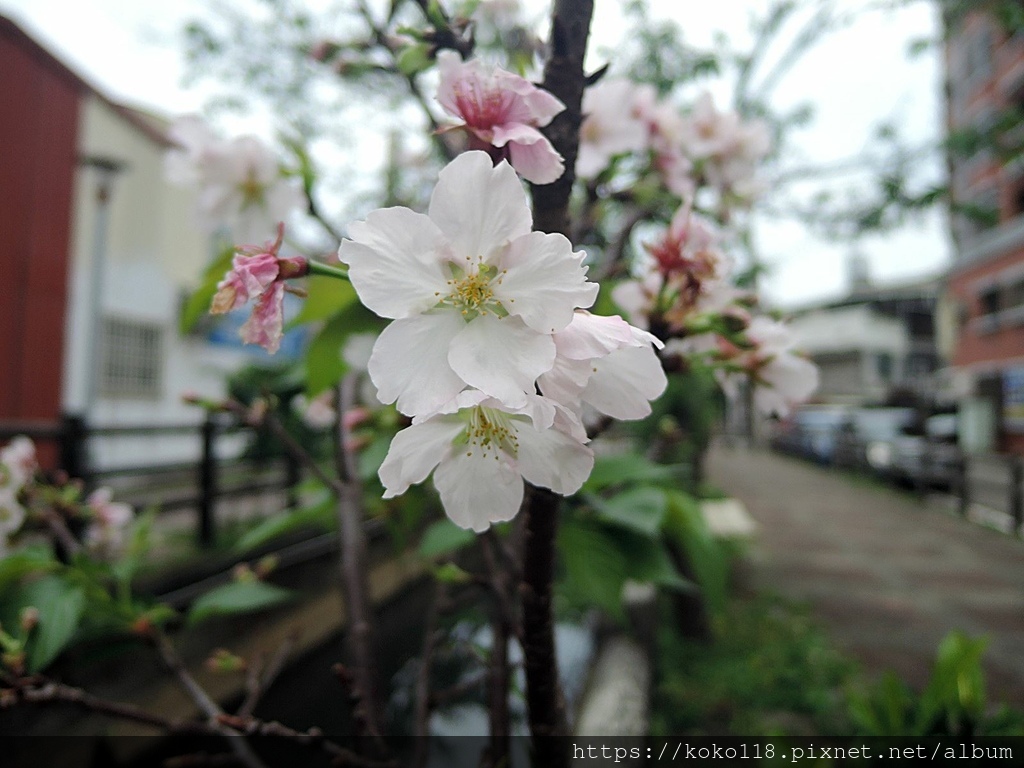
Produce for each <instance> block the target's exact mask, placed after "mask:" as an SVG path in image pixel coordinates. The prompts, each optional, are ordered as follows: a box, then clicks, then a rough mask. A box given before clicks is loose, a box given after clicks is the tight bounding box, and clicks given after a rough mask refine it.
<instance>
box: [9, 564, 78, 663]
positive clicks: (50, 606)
mask: <svg viewBox="0 0 1024 768" xmlns="http://www.w3.org/2000/svg"><path fill="white" fill-rule="evenodd" d="M25 608H35V609H36V610H38V611H39V622H38V624H37V625H36V626H35V627H34V628H33V629H32V630H31V631H30V632H28V633H27V642H25V645H24V647H25V650H26V666H27V668H28V671H29V672H39V671H40V670H42V669H43V668H45V667H46V666H47V665H48V664H50V662H52V661H53V660H54V659H55V658H57V656H58V654H60V652H61V651H63V650H64V649H65V648H66V647H67V646H68V644H69V643H70V642H71V640H72V639H73V638H74V637H75V634H76V633H77V631H78V627H79V624H80V623H81V620H82V615H83V613H84V611H85V608H86V594H85V590H84V589H83V588H82V587H80V586H76V585H74V584H72V583H71V582H69V581H68V580H67V579H66V578H64V577H63V576H61V575H59V574H56V573H51V574H47V575H44V576H42V577H41V578H37V579H31V580H28V581H26V582H24V583H22V584H19V585H17V586H16V587H14V588H13V589H11V590H10V591H6V592H5V593H4V595H3V608H2V610H0V623H2V625H3V626H4V628H5V629H8V630H10V629H11V628H13V627H17V626H18V625H19V616H20V615H21V612H22V611H23V610H24V609H25Z"/></svg>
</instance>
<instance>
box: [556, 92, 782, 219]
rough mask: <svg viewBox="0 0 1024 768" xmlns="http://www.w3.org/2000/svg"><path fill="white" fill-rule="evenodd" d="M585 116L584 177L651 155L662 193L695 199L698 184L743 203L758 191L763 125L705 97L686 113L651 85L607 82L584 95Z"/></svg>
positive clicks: (580, 170)
mask: <svg viewBox="0 0 1024 768" xmlns="http://www.w3.org/2000/svg"><path fill="white" fill-rule="evenodd" d="M583 114H584V120H583V124H582V125H581V127H580V152H579V157H578V159H577V162H576V173H577V174H578V175H579V176H580V177H581V178H584V179H592V178H595V177H597V176H598V175H599V174H600V173H601V172H602V171H604V170H605V169H606V168H608V166H609V165H610V163H611V162H612V160H613V159H614V158H615V157H616V156H618V155H622V154H625V153H637V152H647V151H649V152H650V153H651V155H652V161H653V166H654V168H655V169H656V170H657V171H658V172H659V173H660V175H661V178H662V182H663V183H664V185H665V187H666V188H667V189H668V190H669V191H670V192H672V193H673V194H675V195H677V196H678V197H680V198H683V199H690V198H692V197H693V195H694V193H695V192H696V190H697V189H698V187H699V186H700V185H709V186H710V187H712V188H713V189H715V190H716V191H717V192H718V194H719V196H720V197H722V198H728V199H729V200H733V201H741V202H749V201H750V200H753V199H754V198H755V197H756V196H757V195H758V194H759V193H760V192H761V191H762V189H761V186H760V184H759V183H758V181H757V177H756V171H757V166H758V164H759V163H760V162H761V161H762V160H764V158H765V157H767V155H768V153H769V151H770V150H771V136H770V134H769V131H768V126H767V125H766V124H765V123H764V122H762V121H760V120H753V121H748V122H744V121H743V120H741V119H740V117H739V115H737V114H736V113H735V112H719V111H718V110H717V109H716V107H715V104H714V101H713V99H712V98H711V95H710V94H708V93H704V94H702V95H701V96H700V97H699V98H698V99H697V102H696V103H695V105H694V107H693V109H692V110H691V111H690V112H689V113H686V114H683V113H681V112H679V110H678V109H677V108H676V107H675V106H674V105H673V104H671V103H669V102H667V101H663V100H659V99H658V97H657V93H656V91H655V90H654V88H653V87H652V86H650V85H638V84H636V83H632V82H630V81H628V80H624V79H621V78H608V79H605V80H601V81H600V82H598V83H597V84H596V85H593V86H591V87H590V88H588V89H587V90H586V91H585V92H584V95H583Z"/></svg>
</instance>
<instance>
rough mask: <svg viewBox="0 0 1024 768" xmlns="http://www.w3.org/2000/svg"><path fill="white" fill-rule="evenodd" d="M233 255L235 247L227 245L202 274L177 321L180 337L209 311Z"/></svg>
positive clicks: (229, 266) (229, 267)
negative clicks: (197, 285)
mask: <svg viewBox="0 0 1024 768" xmlns="http://www.w3.org/2000/svg"><path fill="white" fill-rule="evenodd" d="M234 255H235V247H234V246H233V245H228V246H227V247H225V248H224V249H223V250H222V251H221V252H220V253H219V254H218V255H217V258H215V259H214V260H213V261H212V262H210V265H209V266H208V267H207V268H206V271H205V272H203V277H202V280H201V281H200V283H199V287H198V288H196V290H195V291H194V292H193V293H192V295H191V296H189V298H188V301H187V302H186V303H185V308H184V310H183V311H182V313H181V318H180V320H179V321H178V332H179V333H181V334H182V335H184V334H187V333H188V332H189V331H191V330H192V329H193V328H194V327H195V325H196V323H198V322H199V318H201V317H203V316H204V315H205V314H207V313H208V312H209V311H210V303H211V302H212V301H213V295H214V294H215V293H216V292H217V283H219V282H220V281H221V280H223V279H224V275H225V273H227V271H228V270H229V269H231V260H232V259H233V258H234Z"/></svg>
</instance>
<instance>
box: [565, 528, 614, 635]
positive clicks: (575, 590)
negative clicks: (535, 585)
mask: <svg viewBox="0 0 1024 768" xmlns="http://www.w3.org/2000/svg"><path fill="white" fill-rule="evenodd" d="M558 551H559V554H560V556H561V560H562V564H563V566H564V569H565V575H564V578H563V579H562V581H561V582H560V583H559V587H560V590H561V592H562V594H563V597H564V598H565V599H567V600H568V601H569V602H570V603H572V604H574V605H577V606H580V607H589V606H594V605H597V606H598V607H600V608H602V609H604V610H605V611H606V612H607V613H608V614H609V615H611V616H612V617H614V618H617V619H621V618H622V617H623V613H622V585H623V584H624V583H625V582H626V579H627V577H628V574H629V564H628V563H627V561H626V554H625V552H623V550H622V548H621V547H620V546H619V545H618V543H617V542H616V539H615V537H614V536H612V535H611V534H609V533H608V531H607V530H605V529H604V528H603V527H600V526H598V525H594V524H593V523H586V522H583V521H574V520H567V521H566V522H565V523H564V524H562V525H561V526H560V527H559V531H558Z"/></svg>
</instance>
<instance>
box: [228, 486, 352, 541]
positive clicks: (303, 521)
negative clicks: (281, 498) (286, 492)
mask: <svg viewBox="0 0 1024 768" xmlns="http://www.w3.org/2000/svg"><path fill="white" fill-rule="evenodd" d="M334 507H335V501H334V496H333V495H331V494H329V493H328V494H324V495H323V497H322V498H321V499H320V500H319V501H317V502H315V503H314V504H310V505H307V506H304V507H298V508H296V509H286V510H283V511H282V512H280V513H278V514H275V515H272V516H270V517H268V518H267V519H266V520H263V521H262V522H260V523H259V524H258V525H257V526H256V527H255V528H252V529H251V530H249V531H246V532H245V533H244V534H242V536H241V538H239V539H238V541H236V542H235V544H234V548H235V550H236V551H238V552H247V551H249V550H251V549H255V548H256V547H260V546H262V545H264V544H266V543H267V542H269V541H272V540H273V539H276V538H277V537H279V536H283V535H284V534H286V533H290V532H291V531H296V530H301V529H303V528H310V527H313V528H322V529H324V530H330V529H331V528H332V527H333V526H334V524H335V521H336V517H335V511H334Z"/></svg>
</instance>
